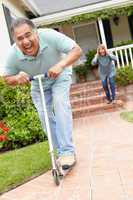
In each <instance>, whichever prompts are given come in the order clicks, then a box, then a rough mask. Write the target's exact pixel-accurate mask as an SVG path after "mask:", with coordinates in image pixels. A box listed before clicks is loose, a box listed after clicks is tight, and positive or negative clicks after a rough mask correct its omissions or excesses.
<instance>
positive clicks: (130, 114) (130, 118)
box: [120, 111, 133, 123]
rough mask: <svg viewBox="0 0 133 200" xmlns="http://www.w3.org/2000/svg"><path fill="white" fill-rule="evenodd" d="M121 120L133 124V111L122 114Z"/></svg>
mask: <svg viewBox="0 0 133 200" xmlns="http://www.w3.org/2000/svg"><path fill="white" fill-rule="evenodd" d="M120 116H121V118H122V119H124V120H126V121H128V122H131V123H133V111H130V112H122V113H121V114H120Z"/></svg>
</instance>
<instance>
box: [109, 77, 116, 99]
mask: <svg viewBox="0 0 133 200" xmlns="http://www.w3.org/2000/svg"><path fill="white" fill-rule="evenodd" d="M109 84H110V90H111V93H112V101H114V100H115V80H114V77H110V78H109Z"/></svg>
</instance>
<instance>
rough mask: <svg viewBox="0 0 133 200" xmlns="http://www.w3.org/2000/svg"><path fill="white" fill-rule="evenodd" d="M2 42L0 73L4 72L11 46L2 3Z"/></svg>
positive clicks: (0, 28) (0, 48) (0, 20)
mask: <svg viewBox="0 0 133 200" xmlns="http://www.w3.org/2000/svg"><path fill="white" fill-rule="evenodd" d="M0 40H1V45H0V72H1V71H2V68H1V67H2V66H3V65H4V61H5V59H6V56H7V52H8V50H9V48H10V46H11V43H10V37H9V33H8V28H7V24H6V19H5V15H4V10H3V6H2V3H0Z"/></svg>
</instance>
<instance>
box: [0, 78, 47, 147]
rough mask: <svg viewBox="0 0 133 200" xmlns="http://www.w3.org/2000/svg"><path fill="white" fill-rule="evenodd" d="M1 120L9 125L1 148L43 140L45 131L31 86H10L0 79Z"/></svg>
mask: <svg viewBox="0 0 133 200" xmlns="http://www.w3.org/2000/svg"><path fill="white" fill-rule="evenodd" d="M0 120H3V122H5V123H6V125H7V127H9V129H10V130H9V132H8V140H6V141H5V142H2V143H1V148H2V149H5V150H8V149H15V148H19V147H23V146H26V145H28V144H32V143H34V142H38V141H43V140H44V133H43V130H42V128H41V124H40V121H39V119H38V115H37V112H36V111H35V108H34V106H33V104H32V100H31V97H30V95H29V86H23V87H22V86H21V87H20V86H17V87H14V88H13V87H9V86H7V85H6V84H5V83H4V81H3V80H2V79H0Z"/></svg>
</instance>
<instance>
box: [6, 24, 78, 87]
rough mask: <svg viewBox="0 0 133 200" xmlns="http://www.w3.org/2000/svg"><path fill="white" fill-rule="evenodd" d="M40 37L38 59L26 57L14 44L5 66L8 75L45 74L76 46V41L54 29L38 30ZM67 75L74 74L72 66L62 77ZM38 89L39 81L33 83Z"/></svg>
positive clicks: (66, 69) (67, 68)
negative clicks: (20, 73) (24, 73)
mask: <svg viewBox="0 0 133 200" xmlns="http://www.w3.org/2000/svg"><path fill="white" fill-rule="evenodd" d="M38 35H39V46H40V48H39V51H38V54H37V56H36V57H33V56H27V55H24V54H23V53H22V52H21V51H20V49H19V48H18V47H17V45H16V44H13V46H12V47H11V49H10V53H9V55H8V58H7V60H6V64H5V74H6V75H16V74H18V73H19V72H20V71H24V72H26V73H28V74H29V75H32V76H34V75H37V74H43V73H45V72H47V71H48V70H49V69H50V68H51V67H52V66H54V65H55V64H57V63H58V62H59V61H60V60H61V59H62V57H63V54H68V53H69V52H70V51H71V50H72V48H73V47H74V46H75V41H73V40H72V39H70V38H69V37H67V36H65V35H64V34H62V33H59V32H57V31H55V30H53V29H48V28H47V29H38ZM65 74H66V75H67V74H72V68H71V66H68V67H66V68H65V69H64V71H63V72H62V75H65ZM49 81H51V80H49ZM44 84H45V83H44ZM37 88H38V81H33V82H32V89H37Z"/></svg>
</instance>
